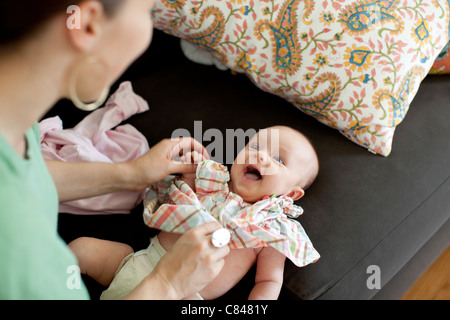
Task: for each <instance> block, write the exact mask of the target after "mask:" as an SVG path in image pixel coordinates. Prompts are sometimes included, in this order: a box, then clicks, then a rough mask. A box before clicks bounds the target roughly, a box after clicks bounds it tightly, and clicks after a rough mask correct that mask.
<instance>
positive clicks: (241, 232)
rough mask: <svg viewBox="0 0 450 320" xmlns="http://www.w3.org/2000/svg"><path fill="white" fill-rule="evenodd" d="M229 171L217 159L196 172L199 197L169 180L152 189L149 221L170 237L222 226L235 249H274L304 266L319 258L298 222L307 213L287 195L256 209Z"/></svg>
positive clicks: (146, 205) (147, 205) (263, 202)
mask: <svg viewBox="0 0 450 320" xmlns="http://www.w3.org/2000/svg"><path fill="white" fill-rule="evenodd" d="M229 180H230V175H229V173H228V169H227V167H226V166H223V165H221V164H219V163H217V162H214V161H212V160H206V161H203V162H201V163H200V164H199V165H198V167H197V173H196V180H195V188H196V192H194V191H193V190H192V189H191V188H190V187H189V185H188V184H187V183H185V182H184V181H182V180H180V179H178V178H175V177H173V176H169V177H168V178H166V179H165V180H163V181H160V182H159V183H157V184H155V185H153V186H151V187H150V188H148V189H147V194H146V197H145V199H144V222H145V224H146V225H147V226H149V227H151V228H155V229H159V230H163V231H167V232H175V233H184V232H186V231H187V230H189V229H192V228H193V227H196V226H199V225H202V224H204V223H208V222H211V221H218V222H219V223H220V224H222V226H223V227H225V228H227V229H228V230H229V231H230V233H231V240H230V243H229V246H230V248H232V249H241V248H259V247H267V246H271V247H273V248H275V249H276V250H278V251H279V252H281V253H282V254H283V255H285V256H286V257H287V258H289V259H290V260H291V261H292V262H293V263H294V264H295V265H297V266H299V267H302V266H305V265H307V264H310V263H312V262H315V261H317V260H318V259H319V257H320V255H319V253H318V252H317V251H316V250H315V249H314V247H313V245H312V243H311V241H310V239H309V237H308V236H307V234H306V232H305V230H304V229H303V227H302V226H301V225H300V223H299V222H298V221H296V220H293V219H290V218H297V217H299V216H300V215H301V214H302V213H303V209H302V208H301V207H299V206H297V205H295V204H294V203H293V200H292V199H291V198H289V197H286V196H279V197H276V196H272V197H265V198H264V199H263V200H261V201H258V202H256V203H254V204H250V203H246V202H244V201H243V199H242V198H241V197H240V196H239V195H237V194H235V193H232V192H230V191H229V188H228V181H229Z"/></svg>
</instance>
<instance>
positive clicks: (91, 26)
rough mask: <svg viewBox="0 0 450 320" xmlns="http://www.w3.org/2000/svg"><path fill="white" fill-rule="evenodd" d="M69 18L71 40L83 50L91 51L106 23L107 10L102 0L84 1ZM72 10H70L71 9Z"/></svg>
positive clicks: (68, 29) (74, 45)
mask: <svg viewBox="0 0 450 320" xmlns="http://www.w3.org/2000/svg"><path fill="white" fill-rule="evenodd" d="M75 8H76V9H74V10H73V11H72V15H71V16H69V17H68V19H70V22H71V23H70V24H69V20H67V33H68V37H69V41H70V43H71V44H72V46H73V47H74V48H76V49H77V50H79V51H82V52H88V51H90V50H91V49H92V48H93V47H94V46H95V45H96V44H97V42H98V41H99V37H100V35H101V33H102V30H103V27H104V23H105V21H106V17H105V11H104V9H103V5H102V4H101V3H100V1H82V2H80V3H79V4H78V6H76V7H75ZM69 12H70V11H69Z"/></svg>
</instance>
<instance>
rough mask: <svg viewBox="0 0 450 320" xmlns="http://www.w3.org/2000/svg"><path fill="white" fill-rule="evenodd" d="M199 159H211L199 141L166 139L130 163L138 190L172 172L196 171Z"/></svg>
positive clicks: (185, 172) (186, 172)
mask: <svg viewBox="0 0 450 320" xmlns="http://www.w3.org/2000/svg"><path fill="white" fill-rule="evenodd" d="M191 154H192V155H195V157H194V156H191ZM200 155H201V156H200ZM199 159H209V155H208V153H207V152H206V149H205V147H203V145H201V144H200V143H199V142H198V141H196V140H194V139H192V138H177V139H165V140H163V141H161V142H159V143H158V144H156V145H155V146H153V147H152V148H151V149H150V150H149V151H148V152H147V153H146V154H145V155H143V156H142V157H140V158H138V159H136V160H134V161H131V162H129V163H128V165H129V166H130V167H131V168H132V171H133V172H134V176H135V179H136V190H141V189H143V188H145V187H147V186H149V185H151V184H153V183H156V182H158V181H159V180H161V179H164V178H165V177H167V176H168V175H171V174H189V173H195V170H196V167H197V164H198V162H199Z"/></svg>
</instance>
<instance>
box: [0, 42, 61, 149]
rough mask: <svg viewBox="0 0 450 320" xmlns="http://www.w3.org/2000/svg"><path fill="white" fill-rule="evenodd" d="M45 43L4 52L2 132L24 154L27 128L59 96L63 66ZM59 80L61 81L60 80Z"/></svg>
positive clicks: (0, 57)
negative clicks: (59, 75)
mask: <svg viewBox="0 0 450 320" xmlns="http://www.w3.org/2000/svg"><path fill="white" fill-rule="evenodd" d="M42 47H43V46H42V45H40V46H33V45H32V44H28V45H27V46H25V45H22V46H15V48H10V49H9V50H3V51H0V70H1V71H0V133H1V134H2V135H3V137H4V138H5V139H6V141H7V142H8V143H9V144H10V145H11V146H12V147H13V148H14V150H15V151H16V152H17V153H18V154H19V155H21V156H24V155H25V151H26V143H25V133H26V131H27V130H28V129H29V128H30V127H31V126H32V125H33V124H34V123H35V122H36V121H38V120H39V119H40V118H41V117H42V116H43V115H44V114H45V113H46V112H47V111H48V110H49V109H50V108H51V107H52V106H53V105H54V104H55V103H56V102H57V101H58V100H59V99H60V97H61V96H60V94H59V90H60V86H61V80H62V79H57V76H55V75H56V74H57V73H56V72H55V71H59V72H60V73H61V66H57V65H55V64H56V63H57V62H56V61H52V60H51V58H52V56H51V55H49V50H48V49H45V48H42ZM58 81H59V83H58Z"/></svg>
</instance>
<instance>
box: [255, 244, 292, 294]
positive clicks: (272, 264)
mask: <svg viewBox="0 0 450 320" xmlns="http://www.w3.org/2000/svg"><path fill="white" fill-rule="evenodd" d="M285 261H286V257H285V256H284V255H282V254H281V253H280V252H278V251H277V250H275V249H274V248H272V247H265V248H263V249H262V250H261V251H260V253H259V254H258V260H257V266H256V276H255V286H254V287H253V289H252V291H251V292H250V296H249V297H248V299H249V300H277V299H278V296H279V295H280V291H281V287H282V285H283V274H284V262H285Z"/></svg>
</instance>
